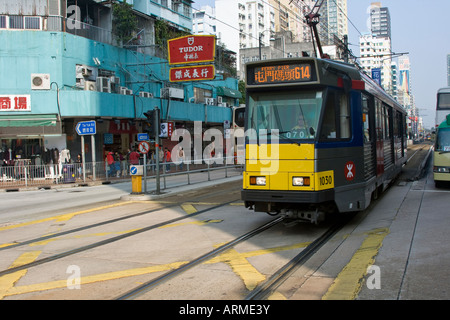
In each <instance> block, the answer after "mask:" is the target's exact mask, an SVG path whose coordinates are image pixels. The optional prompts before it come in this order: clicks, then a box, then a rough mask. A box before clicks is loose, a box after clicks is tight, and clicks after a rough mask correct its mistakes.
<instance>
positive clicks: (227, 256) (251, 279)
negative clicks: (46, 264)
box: [4, 243, 308, 296]
mask: <svg viewBox="0 0 450 320" xmlns="http://www.w3.org/2000/svg"><path fill="white" fill-rule="evenodd" d="M306 245H308V243H299V244H294V245H290V246H280V247H275V248H270V249H261V250H254V251H250V252H245V253H238V252H236V251H235V250H231V252H224V253H223V254H222V255H219V256H217V257H215V258H213V259H211V260H209V261H206V262H205V264H214V263H219V262H224V263H228V264H234V261H233V260H235V259H236V264H235V265H234V269H233V271H235V272H239V276H240V277H241V278H242V277H244V278H245V279H244V282H245V283H246V285H250V286H253V285H254V283H255V281H256V280H257V279H258V278H261V279H262V277H261V276H255V274H254V272H255V271H254V270H251V269H250V268H248V267H245V265H246V264H247V263H248V262H247V261H245V262H244V261H243V260H242V259H245V258H248V257H253V256H259V255H262V254H267V253H274V252H279V251H285V250H291V249H295V248H301V247H305V246H306ZM187 262H188V261H179V262H173V263H168V264H163V265H157V266H150V267H143V268H135V269H128V270H121V271H113V272H108V273H102V274H96V275H90V276H84V277H81V282H80V285H81V286H82V285H83V284H90V283H96V282H102V281H108V280H115V279H120V278H126V277H133V276H139V275H144V274H150V273H155V272H162V271H168V270H171V269H175V268H178V267H180V266H182V265H183V264H185V263H187ZM238 263H243V266H242V268H240V267H238V266H237V265H238ZM249 271H250V272H249ZM256 272H258V271H256ZM258 273H259V272H258ZM262 276H263V275H262ZM66 286H67V280H66V279H63V280H57V281H51V282H46V283H36V284H31V285H24V286H16V287H12V288H9V290H8V291H7V292H6V293H5V294H4V296H12V295H18V294H25V293H31V292H38V291H44V290H52V289H59V288H65V287H66Z"/></svg>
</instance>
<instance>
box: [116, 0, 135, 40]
mask: <svg viewBox="0 0 450 320" xmlns="http://www.w3.org/2000/svg"><path fill="white" fill-rule="evenodd" d="M112 9H113V32H114V34H115V35H116V37H117V41H118V42H119V43H122V44H125V43H127V42H128V41H130V40H131V39H132V38H133V34H134V33H135V32H136V29H137V26H138V21H137V18H136V16H135V15H134V13H133V6H132V5H131V4H128V3H127V1H126V0H124V1H123V2H120V3H114V4H113V6H112Z"/></svg>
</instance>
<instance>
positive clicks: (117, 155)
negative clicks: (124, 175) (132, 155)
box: [114, 151, 122, 178]
mask: <svg viewBox="0 0 450 320" xmlns="http://www.w3.org/2000/svg"><path fill="white" fill-rule="evenodd" d="M121 163H122V157H121V154H120V153H119V152H117V151H116V153H115V154H114V166H115V169H116V176H117V178H119V177H120V173H121V169H122V168H121Z"/></svg>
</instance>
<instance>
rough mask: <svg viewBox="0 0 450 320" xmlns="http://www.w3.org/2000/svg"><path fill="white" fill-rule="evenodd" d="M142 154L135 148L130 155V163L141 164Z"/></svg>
mask: <svg viewBox="0 0 450 320" xmlns="http://www.w3.org/2000/svg"><path fill="white" fill-rule="evenodd" d="M139 157H140V154H139V153H138V152H137V151H136V150H135V149H134V148H133V151H132V152H131V153H130V163H131V164H139Z"/></svg>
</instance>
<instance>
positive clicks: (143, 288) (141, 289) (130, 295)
mask: <svg viewBox="0 0 450 320" xmlns="http://www.w3.org/2000/svg"><path fill="white" fill-rule="evenodd" d="M281 221H283V217H278V218H276V219H273V220H271V221H269V222H267V223H265V224H263V225H261V226H259V227H257V228H255V229H253V230H251V231H249V232H247V233H245V234H243V235H241V236H239V237H237V238H235V239H234V240H231V241H229V242H227V243H226V244H224V245H222V246H220V247H218V248H216V249H214V250H211V251H210V252H207V253H205V254H203V255H201V256H200V257H197V258H195V259H193V260H191V261H190V262H188V263H186V264H184V265H182V266H180V267H179V268H177V269H174V270H172V271H169V272H167V273H165V274H163V275H162V276H160V277H157V278H156V279H153V280H150V281H148V282H146V283H144V284H142V285H140V286H138V287H136V288H134V289H132V290H130V291H128V292H127V293H125V294H123V295H121V296H119V297H118V298H116V300H133V299H135V298H137V297H139V296H141V295H143V294H144V293H147V292H148V291H150V290H152V289H153V288H155V287H157V286H159V285H161V284H163V283H164V282H166V281H168V280H170V279H172V278H174V277H176V276H178V275H180V274H181V273H183V272H186V271H187V270H189V269H191V268H193V267H195V266H196V265H198V264H200V263H202V262H204V261H207V260H209V259H211V258H213V257H215V256H217V255H219V254H221V253H223V252H225V251H226V250H229V249H230V248H233V247H235V246H236V245H237V244H239V243H241V242H243V241H246V240H248V239H250V238H252V237H254V236H255V235H257V234H260V233H261V232H263V231H265V230H267V229H269V228H271V227H273V226H275V225H277V224H278V223H280V222H281Z"/></svg>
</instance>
